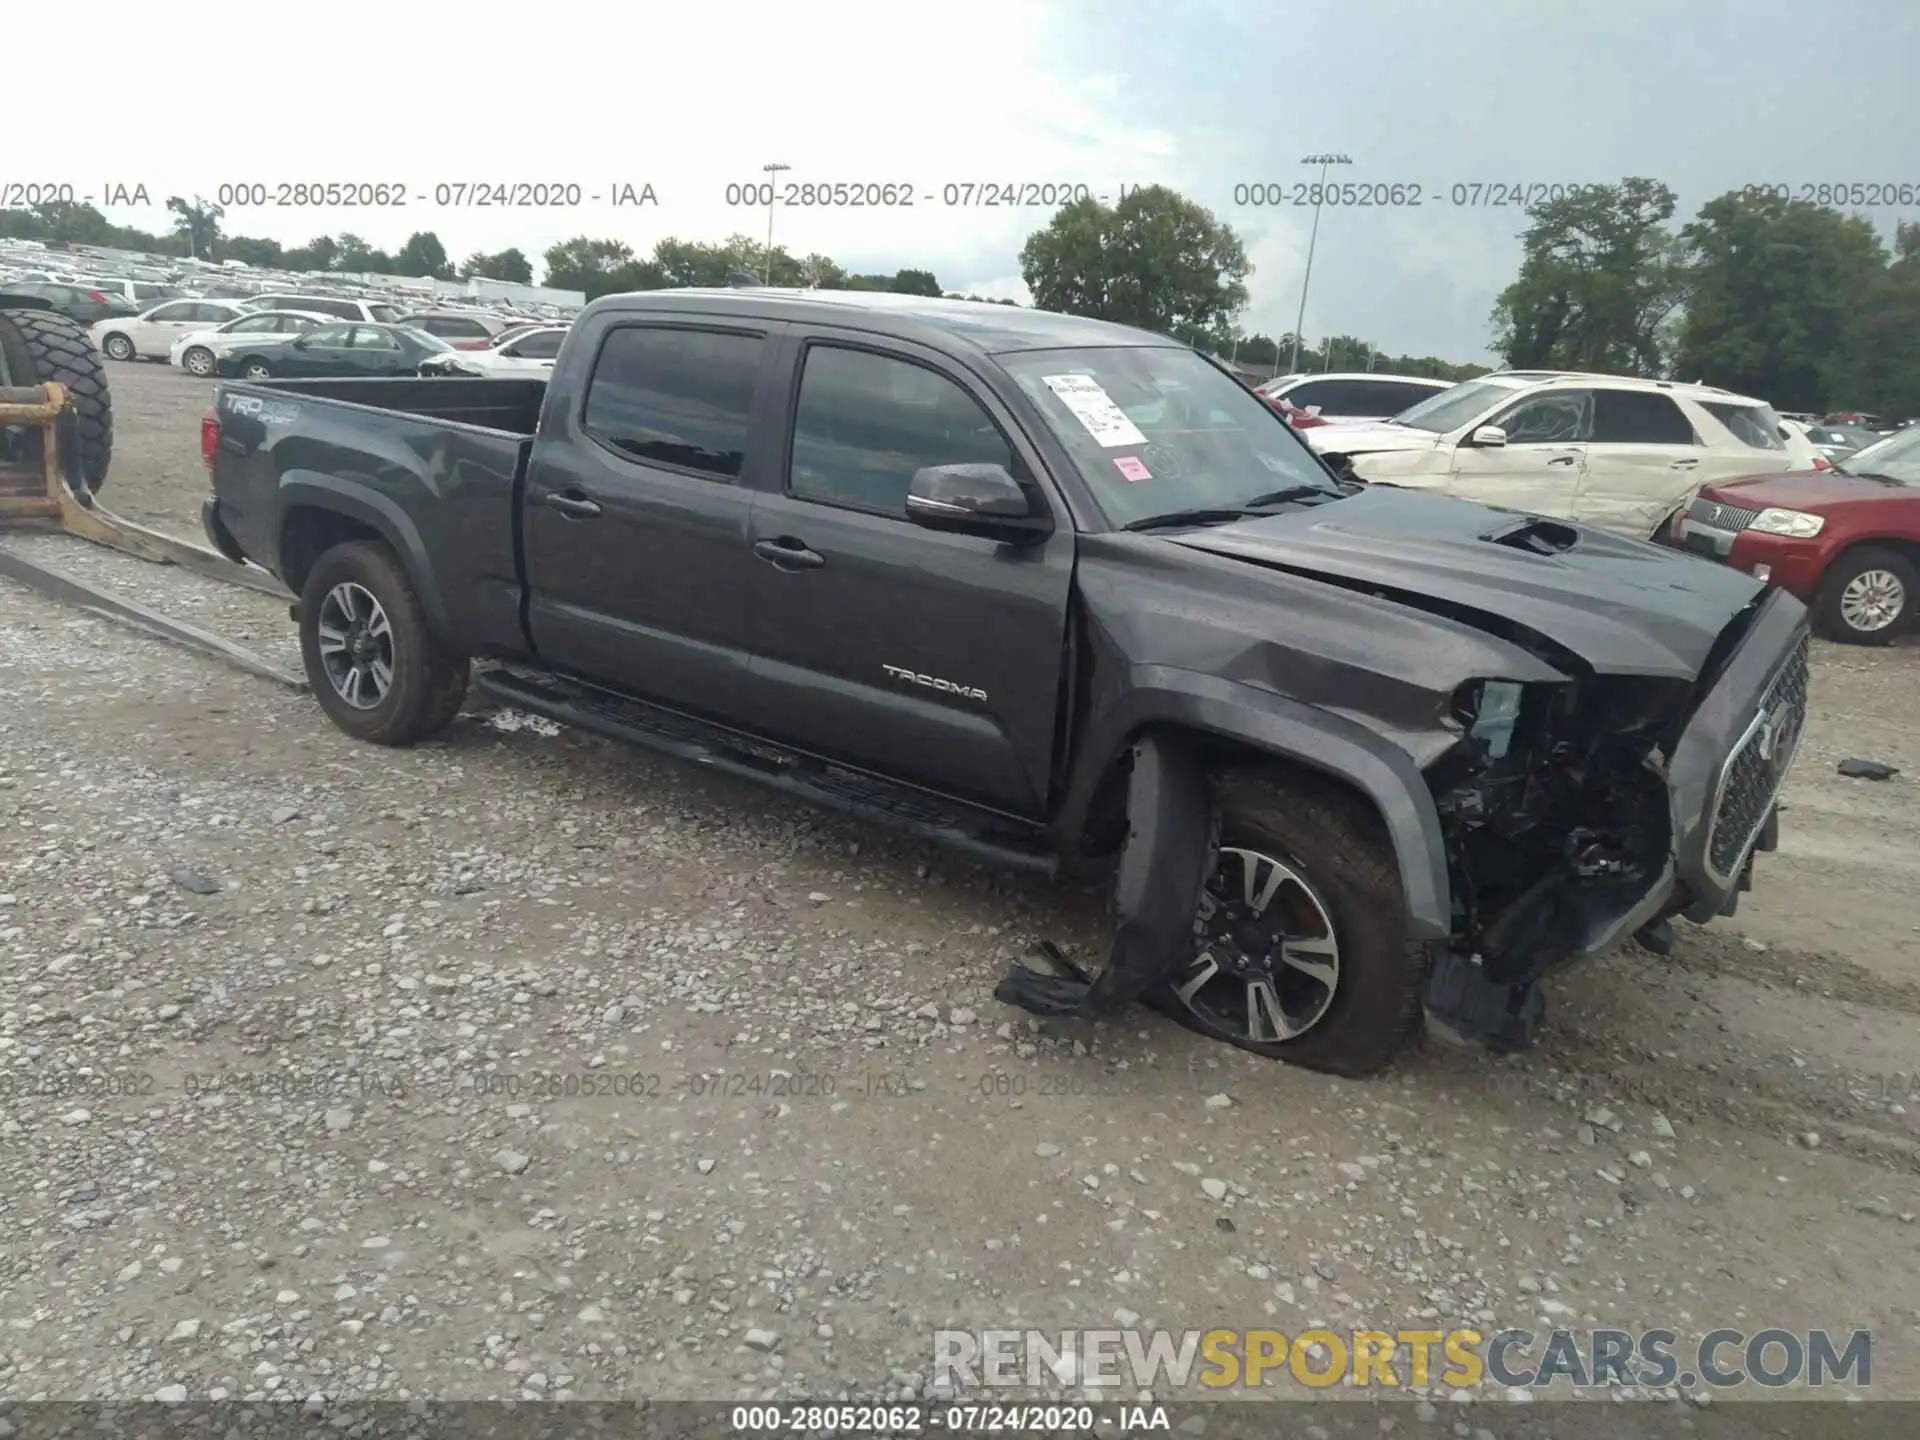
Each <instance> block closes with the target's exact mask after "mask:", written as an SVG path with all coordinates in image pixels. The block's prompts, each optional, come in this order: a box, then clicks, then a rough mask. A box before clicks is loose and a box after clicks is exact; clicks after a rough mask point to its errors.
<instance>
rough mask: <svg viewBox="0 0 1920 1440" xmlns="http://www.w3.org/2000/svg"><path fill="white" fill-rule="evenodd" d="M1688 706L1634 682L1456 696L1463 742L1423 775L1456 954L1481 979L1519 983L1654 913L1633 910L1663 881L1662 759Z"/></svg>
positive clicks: (1503, 686) (1485, 683) (1667, 840)
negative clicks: (1448, 888) (1438, 832)
mask: <svg viewBox="0 0 1920 1440" xmlns="http://www.w3.org/2000/svg"><path fill="white" fill-rule="evenodd" d="M1689 698H1690V687H1689V686H1687V685H1684V684H1663V683H1661V682H1658V681H1652V680H1648V679H1645V678H1643V677H1635V676H1626V677H1589V678H1587V679H1583V680H1580V681H1577V682H1568V683H1566V684H1559V685H1527V686H1521V685H1517V684H1514V683H1512V682H1508V681H1498V680H1481V681H1474V682H1471V683H1470V684H1468V685H1466V686H1463V687H1462V688H1461V690H1460V691H1459V692H1458V693H1457V694H1456V696H1455V698H1454V707H1453V719H1454V721H1455V723H1456V724H1457V725H1458V726H1459V729H1460V732H1461V736H1462V738H1461V740H1460V743H1459V744H1458V745H1456V746H1455V747H1454V749H1453V750H1452V751H1451V752H1449V754H1448V755H1447V756H1446V757H1445V758H1443V759H1442V760H1441V761H1440V762H1439V763H1438V764H1437V765H1435V766H1434V768H1433V770H1432V771H1431V772H1430V775H1429V779H1430V781H1431V783H1432V785H1433V790H1434V796H1435V800H1436V802H1437V804H1438V807H1439V811H1440V822H1441V828H1442V831H1443V833H1444V835H1445V838H1446V844H1447V861H1448V870H1449V875H1450V879H1451V881H1452V889H1453V904H1454V924H1455V931H1454V948H1455V950H1456V951H1457V952H1459V953H1460V954H1462V955H1465V956H1469V957H1473V963H1474V965H1475V967H1476V969H1477V971H1478V972H1479V974H1480V977H1481V978H1482V979H1484V980H1486V981H1489V982H1492V983H1494V984H1496V985H1524V984H1527V983H1530V982H1531V981H1533V980H1535V979H1537V978H1538V977H1539V976H1541V975H1543V974H1545V973H1547V972H1548V971H1550V970H1552V969H1554V968H1555V967H1556V966H1558V965H1561V964H1564V963H1565V962H1567V961H1569V960H1571V959H1573V958H1575V957H1577V956H1580V955H1585V954H1590V953H1592V952H1594V951H1596V950H1599V949H1603V948H1605V947H1606V946H1607V945H1609V944H1611V943H1612V942H1613V941H1614V940H1616V939H1618V938H1620V935H1621V933H1622V929H1623V926H1626V925H1627V924H1628V923H1629V922H1632V924H1633V926H1634V928H1638V927H1639V926H1640V925H1643V924H1645V923H1648V921H1649V920H1650V919H1652V918H1654V917H1652V916H1646V915H1643V914H1642V913H1641V912H1642V911H1643V910H1644V909H1645V906H1646V903H1647V901H1648V899H1649V897H1650V896H1652V895H1653V894H1654V892H1655V890H1656V887H1661V886H1664V885H1666V884H1668V883H1669V881H1670V871H1669V863H1670V858H1671V852H1672V844H1673V834H1672V815H1671V810H1670V807H1669V804H1668V797H1667V784H1666V780H1665V778H1664V773H1663V767H1664V763H1665V750H1666V749H1667V748H1668V747H1670V746H1671V744H1672V739H1673V736H1674V735H1675V733H1676V731H1677V728H1678V726H1679V724H1680V723H1681V721H1682V718H1683V717H1684V714H1685V711H1686V707H1687V705H1688V703H1689ZM1656 898H1658V897H1656Z"/></svg>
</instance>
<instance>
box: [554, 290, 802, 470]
mask: <svg viewBox="0 0 1920 1440" xmlns="http://www.w3.org/2000/svg"><path fill="white" fill-rule="evenodd" d="M764 344H765V339H764V337H762V336H759V335H743V334H738V333H731V332H725V331H716V330H683V329H676V328H670V327H666V326H658V327H651V326H644V325H624V326H621V327H619V328H618V329H615V330H612V331H610V332H608V334H607V338H606V339H605V340H604V341H602V342H601V345H600V354H599V356H598V357H597V358H596V359H595V361H594V366H593V375H592V377H591V378H590V379H589V380H588V382H587V403H586V409H585V411H584V413H583V415H582V417H581V423H582V424H583V426H584V427H585V429H586V431H587V433H588V434H589V435H591V436H592V437H593V438H594V439H595V440H598V441H599V442H600V443H601V444H602V445H605V446H606V447H607V448H608V449H610V450H613V451H616V452H617V453H619V454H620V455H623V456H625V457H626V458H627V459H629V460H633V461H637V462H638V463H640V464H642V465H672V466H676V467H678V468H681V469H685V470H692V471H695V472H697V473H698V474H701V475H705V476H709V477H711V478H713V479H715V480H737V479H739V478H740V466H741V464H742V462H743V461H744V460H745V459H746V451H747V422H748V420H749V418H750V417H751V415H752V412H753V391H754V385H755V383H756V382H757V381H758V379H759V376H760V356H761V350H762V347H763V346H764Z"/></svg>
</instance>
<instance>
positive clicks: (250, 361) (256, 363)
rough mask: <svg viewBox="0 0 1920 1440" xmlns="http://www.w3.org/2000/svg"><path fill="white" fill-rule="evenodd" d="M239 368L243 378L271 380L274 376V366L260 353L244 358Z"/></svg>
mask: <svg viewBox="0 0 1920 1440" xmlns="http://www.w3.org/2000/svg"><path fill="white" fill-rule="evenodd" d="M239 369H240V378H241V379H242V380H271V379H272V378H273V367H272V366H271V365H269V364H267V362H266V361H264V360H262V359H261V358H260V357H259V356H258V355H249V356H248V357H247V358H246V359H244V360H242V361H241V362H240V366H239Z"/></svg>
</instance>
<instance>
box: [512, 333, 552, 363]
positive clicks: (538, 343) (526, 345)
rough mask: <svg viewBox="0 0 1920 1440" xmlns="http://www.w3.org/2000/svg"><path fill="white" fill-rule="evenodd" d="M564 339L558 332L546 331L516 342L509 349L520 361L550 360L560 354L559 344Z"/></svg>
mask: <svg viewBox="0 0 1920 1440" xmlns="http://www.w3.org/2000/svg"><path fill="white" fill-rule="evenodd" d="M565 338H566V337H565V336H564V335H562V334H561V333H560V332H559V331H558V330H548V331H546V332H545V333H543V334H537V335H529V336H527V337H526V339H524V340H516V341H514V342H513V344H512V345H511V346H510V347H509V348H510V349H511V350H512V351H513V353H514V354H515V355H516V356H517V357H519V358H520V359H522V360H551V359H553V358H554V357H555V356H557V355H558V354H559V353H560V342H561V341H562V340H564V339H565Z"/></svg>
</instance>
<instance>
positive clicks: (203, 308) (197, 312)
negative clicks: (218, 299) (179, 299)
mask: <svg viewBox="0 0 1920 1440" xmlns="http://www.w3.org/2000/svg"><path fill="white" fill-rule="evenodd" d="M233 315H234V312H233V309H232V307H231V306H227V305H208V304H206V303H205V302H200V303H197V304H195V305H194V307H193V313H192V314H191V315H189V316H188V317H187V318H188V319H190V320H196V321H198V322H200V323H201V324H203V325H224V324H226V323H227V321H229V320H231V319H233Z"/></svg>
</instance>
